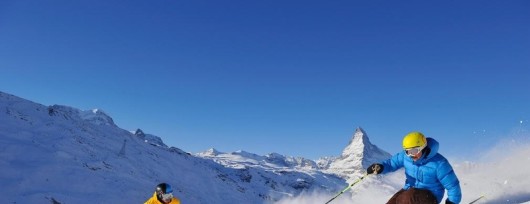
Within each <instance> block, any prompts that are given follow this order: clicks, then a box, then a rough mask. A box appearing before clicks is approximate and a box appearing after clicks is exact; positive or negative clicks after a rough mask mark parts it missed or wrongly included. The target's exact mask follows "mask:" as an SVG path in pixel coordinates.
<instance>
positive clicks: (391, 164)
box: [381, 151, 406, 174]
mask: <svg viewBox="0 0 530 204" xmlns="http://www.w3.org/2000/svg"><path fill="white" fill-rule="evenodd" d="M405 156H406V155H405V151H401V152H399V153H397V154H395V155H394V156H392V157H391V158H390V159H387V160H385V161H383V162H382V163H381V164H382V165H383V167H384V168H383V174H384V173H388V172H394V171H396V170H398V169H400V168H401V167H403V159H404V158H405Z"/></svg>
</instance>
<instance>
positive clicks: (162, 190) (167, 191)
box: [156, 183, 173, 203]
mask: <svg viewBox="0 0 530 204" xmlns="http://www.w3.org/2000/svg"><path fill="white" fill-rule="evenodd" d="M156 196H157V197H158V200H160V201H163V202H164V203H169V202H171V199H173V189H172V188H171V185H169V184H167V183H161V184H158V185H157V186H156Z"/></svg>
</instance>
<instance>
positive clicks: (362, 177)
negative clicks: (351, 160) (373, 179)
mask: <svg viewBox="0 0 530 204" xmlns="http://www.w3.org/2000/svg"><path fill="white" fill-rule="evenodd" d="M366 176H368V174H364V175H363V176H361V178H359V179H357V180H356V181H355V182H353V183H352V184H350V185H348V187H346V188H345V189H344V190H342V191H341V192H339V193H338V194H337V195H336V196H335V197H333V198H331V200H329V201H328V202H326V204H328V203H329V202H331V201H333V200H335V198H337V197H339V196H340V195H342V194H343V193H344V192H346V191H347V190H348V189H350V188H351V187H352V186H353V185H355V184H357V183H359V182H361V181H362V180H363V179H364V178H365V177H366Z"/></svg>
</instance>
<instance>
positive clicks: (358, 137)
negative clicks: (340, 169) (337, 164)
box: [342, 127, 372, 157]
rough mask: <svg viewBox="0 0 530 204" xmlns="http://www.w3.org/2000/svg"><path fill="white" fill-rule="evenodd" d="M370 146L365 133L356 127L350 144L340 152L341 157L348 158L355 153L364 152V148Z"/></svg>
mask: <svg viewBox="0 0 530 204" xmlns="http://www.w3.org/2000/svg"><path fill="white" fill-rule="evenodd" d="M370 146H372V143H370V139H368V136H367V135H366V132H365V131H364V130H363V129H362V128H361V127H357V129H355V133H353V136H352V138H351V140H350V143H349V144H348V146H346V148H344V150H343V151H342V157H348V156H350V155H352V154H355V153H362V152H363V151H364V150H365V147H370Z"/></svg>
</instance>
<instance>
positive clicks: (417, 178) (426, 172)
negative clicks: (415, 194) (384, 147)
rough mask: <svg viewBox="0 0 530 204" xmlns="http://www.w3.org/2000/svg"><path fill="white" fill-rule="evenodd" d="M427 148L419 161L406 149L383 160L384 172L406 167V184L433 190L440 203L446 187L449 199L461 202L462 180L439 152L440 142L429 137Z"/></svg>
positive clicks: (409, 186) (406, 186)
mask: <svg viewBox="0 0 530 204" xmlns="http://www.w3.org/2000/svg"><path fill="white" fill-rule="evenodd" d="M427 148H429V149H430V152H428V150H427V151H426V152H425V153H424V155H422V157H421V158H420V159H418V161H414V160H412V158H410V157H409V156H407V154H406V153H405V151H401V152H399V153H397V154H395V155H394V156H392V158H390V159H388V160H386V161H383V162H382V165H383V166H384V168H383V172H382V173H388V172H393V171H396V170H398V169H400V168H401V167H405V176H406V177H407V179H406V181H405V186H404V187H403V189H405V190H408V189H409V188H412V187H414V188H418V189H427V190H429V191H431V192H432V193H433V194H434V196H436V200H437V201H438V203H440V202H441V201H442V198H443V196H444V192H445V189H447V199H448V200H450V201H451V202H453V203H460V201H461V199H462V192H461V190H460V182H459V181H458V178H457V177H456V174H455V172H454V171H453V167H451V164H449V162H448V161H447V159H446V158H445V157H444V156H442V155H441V154H439V153H438V148H439V144H438V142H437V141H436V140H434V139H433V138H427Z"/></svg>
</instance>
